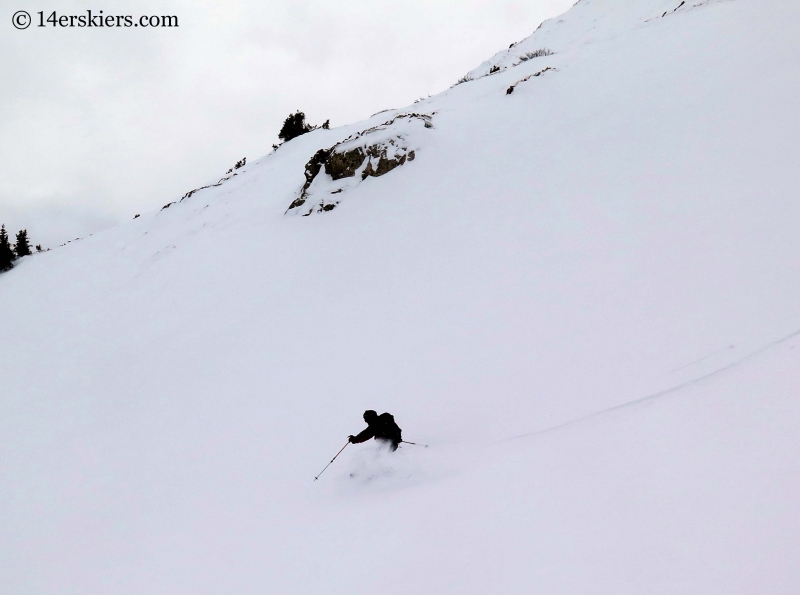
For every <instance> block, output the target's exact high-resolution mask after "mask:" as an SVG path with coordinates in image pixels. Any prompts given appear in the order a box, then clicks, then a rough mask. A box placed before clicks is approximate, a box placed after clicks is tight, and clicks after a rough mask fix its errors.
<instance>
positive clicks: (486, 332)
mask: <svg viewBox="0 0 800 595" xmlns="http://www.w3.org/2000/svg"><path fill="white" fill-rule="evenodd" d="M678 5H679V2H678V1H674V0H673V1H671V2H667V1H665V0H582V1H581V2H579V3H578V4H577V5H576V6H575V7H574V8H573V9H572V10H571V11H569V12H568V13H566V14H565V15H563V17H561V18H560V19H555V20H553V21H549V22H547V23H545V24H544V25H543V26H542V27H541V28H540V29H539V30H538V31H537V32H536V33H534V35H533V36H532V37H530V38H529V39H527V40H524V41H522V42H520V43H518V44H517V45H515V46H514V47H513V48H510V49H509V50H508V51H503V52H501V53H500V54H498V55H497V56H495V57H494V58H492V59H491V60H490V61H488V62H487V63H485V64H483V65H481V66H479V67H478V68H477V69H476V70H474V71H472V73H470V75H471V77H472V78H473V79H475V80H472V81H469V82H466V83H463V84H459V85H456V86H454V87H453V88H451V89H449V90H448V91H445V92H444V93H442V94H440V95H438V96H435V97H431V98H429V99H426V100H424V101H421V102H419V103H417V104H415V105H413V106H409V107H407V108H404V109H399V110H391V111H388V112H384V113H380V114H376V115H375V116H373V117H372V118H371V119H370V120H368V121H366V122H360V123H357V124H354V125H352V126H347V127H343V128H338V129H333V130H317V131H314V132H312V133H309V134H307V135H304V136H302V137H299V138H297V139H295V140H292V141H291V142H289V143H287V144H285V145H284V146H282V147H280V148H279V149H278V150H277V151H274V152H273V153H270V154H269V155H267V156H266V157H263V158H261V159H259V160H253V161H251V162H248V163H247V165H245V166H244V167H243V168H241V169H239V170H236V171H235V172H233V173H236V174H237V175H236V176H233V175H230V176H225V177H227V178H228V179H226V180H224V181H222V183H220V184H218V185H211V184H217V182H218V181H219V180H220V178H219V177H217V178H213V179H211V180H210V182H209V187H208V188H205V189H202V190H199V191H197V192H194V193H192V194H191V195H190V196H187V197H186V198H184V199H183V200H180V199H178V198H176V199H175V202H174V203H172V204H170V206H169V208H166V209H164V210H161V211H159V212H156V213H150V214H145V215H143V216H142V217H140V218H137V219H135V220H133V221H130V222H129V223H127V224H125V225H121V226H119V227H117V228H115V229H112V230H109V231H107V232H104V233H102V234H97V235H95V236H93V237H90V238H86V239H84V240H81V241H79V242H73V243H71V244H68V245H67V246H65V247H63V248H60V249H58V250H54V251H52V252H49V253H46V254H39V255H34V256H32V257H26V258H25V259H23V260H22V261H21V262H20V263H19V264H18V266H17V267H16V268H15V269H14V270H12V271H11V272H9V273H6V274H3V275H2V276H0V329H2V337H3V340H2V342H0V391H2V392H0V576H2V580H0V593H3V594H9V595H11V594H14V595H17V594H33V593H36V594H39V593H48V594H49V593H59V594H67V593H70V594H72V593H74V594H81V595H84V594H95V593H97V594H99V593H114V594H123V593H130V594H137V595H140V594H143V593H147V594H157V593H164V594H170V595H175V594H184V593H185V594H201V593H209V594H210V593H214V594H216V593H226V594H227V593H237V594H245V593H320V594H321V593H325V594H331V593H375V592H382V593H388V594H394V593H397V594H400V593H403V594H405V595H408V594H410V593H421V594H424V593H459V594H462V593H562V594H564V593H576V594H577V593H581V594H585V593H608V594H620V593H630V594H640V593H663V594H674V593H697V594H703V595H706V594H708V593H725V594H732V593H743V594H744V593H747V594H753V593H770V594H777V593H786V594H794V593H797V592H798V591H799V590H800V570H799V569H798V568H800V567H799V566H798V565H797V563H796V562H797V559H798V554H800V512H798V508H797V500H798V496H800V468H799V467H800V463H798V461H799V460H800V457H798V455H800V432H799V431H798V430H799V429H800V427H799V426H800V398H799V396H800V373H799V372H798V370H800V349H798V346H800V334H797V333H798V331H800V309H798V304H800V235H798V221H800V201H798V196H799V195H800V178H798V176H797V172H796V170H797V163H798V158H800V149H798V145H797V139H798V136H800V135H799V134H798V133H800V116H798V110H797V97H798V95H800V70H799V69H798V68H797V64H798V60H800V36H798V35H797V34H796V24H797V23H798V22H800V6H798V3H796V2H794V1H793V0H791V1H790V0H772V1H770V2H759V1H757V0H726V1H722V0H720V1H708V2H698V1H697V0H694V1H693V2H689V3H686V4H684V5H683V6H681V7H680V8H678ZM675 9H677V10H675ZM663 13H666V14H665V15H663V16H662V14H663ZM541 48H547V49H549V50H550V51H552V52H553V53H552V54H551V55H548V56H542V57H535V58H531V59H527V60H524V61H522V60H521V56H524V55H525V54H527V53H533V52H535V50H537V49H541ZM515 64H516V65H515ZM492 66H497V67H498V68H499V69H500V70H499V71H498V72H494V73H493V74H491V75H487V76H482V75H484V74H487V73H488V72H489V71H490V70H491V68H492ZM537 73H540V74H539V75H538V76H534V75H536V74H537ZM512 86H513V91H512V92H511V93H508V89H509V88H510V87H512ZM412 153H413V158H412ZM382 160H383V161H382ZM220 173H221V172H220ZM187 190H188V189H187ZM300 200H302V203H299V204H298V201H300ZM292 205H294V206H292ZM307 214H310V215H311V216H308V217H304V216H302V215H307ZM295 215H297V216H295ZM367 408H372V409H377V410H379V411H390V412H391V413H393V414H394V415H395V418H396V419H397V421H398V423H399V424H400V426H401V427H402V428H403V431H404V437H405V438H406V439H408V440H411V441H414V442H421V443H427V444H430V445H431V446H430V448H428V449H422V448H418V447H413V446H408V445H406V446H404V447H402V448H401V449H400V451H398V453H396V454H395V455H387V453H385V452H381V451H378V450H376V447H375V446H373V445H372V444H371V443H368V444H364V445H356V446H350V447H348V448H346V449H345V450H344V452H343V453H342V455H341V456H340V457H339V459H337V461H336V462H335V463H334V464H333V465H332V466H331V467H330V468H329V469H328V470H327V471H326V472H325V474H324V475H323V476H322V477H321V478H320V480H319V481H317V482H314V481H313V478H314V476H315V475H316V474H317V473H319V471H320V469H321V468H322V467H323V466H324V465H325V463H327V462H328V461H329V460H330V457H332V456H333V455H334V454H335V453H336V451H337V450H339V449H340V448H341V447H342V445H343V444H344V443H345V440H346V438H347V435H348V434H351V433H355V432H356V431H358V430H360V429H361V428H362V427H363V424H362V423H361V421H360V415H361V412H362V411H363V410H364V409H367Z"/></svg>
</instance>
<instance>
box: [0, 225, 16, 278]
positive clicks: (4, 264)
mask: <svg viewBox="0 0 800 595" xmlns="http://www.w3.org/2000/svg"><path fill="white" fill-rule="evenodd" d="M13 266H14V252H13V251H12V250H11V244H9V243H8V234H7V233H6V226H5V225H3V226H0V271H7V270H9V269H10V268H12V267H13Z"/></svg>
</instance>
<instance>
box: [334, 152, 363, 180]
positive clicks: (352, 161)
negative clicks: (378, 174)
mask: <svg viewBox="0 0 800 595" xmlns="http://www.w3.org/2000/svg"><path fill="white" fill-rule="evenodd" d="M366 157H367V156H366V155H365V154H364V150H363V149H362V148H361V147H357V148H355V149H353V150H351V151H347V152H345V153H336V152H331V154H330V155H329V156H328V159H327V160H326V161H325V173H326V174H328V175H329V176H330V177H331V178H332V179H334V180H341V179H342V178H350V177H352V176H354V175H356V170H357V169H358V168H359V167H361V165H362V164H363V163H364V159H366ZM367 167H369V166H367Z"/></svg>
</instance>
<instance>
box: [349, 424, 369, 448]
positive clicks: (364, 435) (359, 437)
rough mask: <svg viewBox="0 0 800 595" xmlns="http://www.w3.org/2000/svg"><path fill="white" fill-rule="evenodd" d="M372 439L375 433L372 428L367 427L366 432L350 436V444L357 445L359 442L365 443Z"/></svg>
mask: <svg viewBox="0 0 800 595" xmlns="http://www.w3.org/2000/svg"><path fill="white" fill-rule="evenodd" d="M374 437H375V431H374V430H373V429H372V428H370V427H368V428H367V429H366V430H364V431H363V432H360V433H359V434H358V435H356V436H350V442H351V443H352V444H359V443H361V442H366V441H367V440H369V439H370V438H374Z"/></svg>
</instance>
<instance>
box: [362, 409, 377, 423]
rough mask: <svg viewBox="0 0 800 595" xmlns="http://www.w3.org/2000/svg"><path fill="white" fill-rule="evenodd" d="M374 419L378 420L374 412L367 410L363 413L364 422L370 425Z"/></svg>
mask: <svg viewBox="0 0 800 595" xmlns="http://www.w3.org/2000/svg"><path fill="white" fill-rule="evenodd" d="M376 419H378V413H377V412H376V411H373V410H372V409H367V410H366V411H365V412H364V421H365V422H367V423H371V422H373V421H374V420H376Z"/></svg>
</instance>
